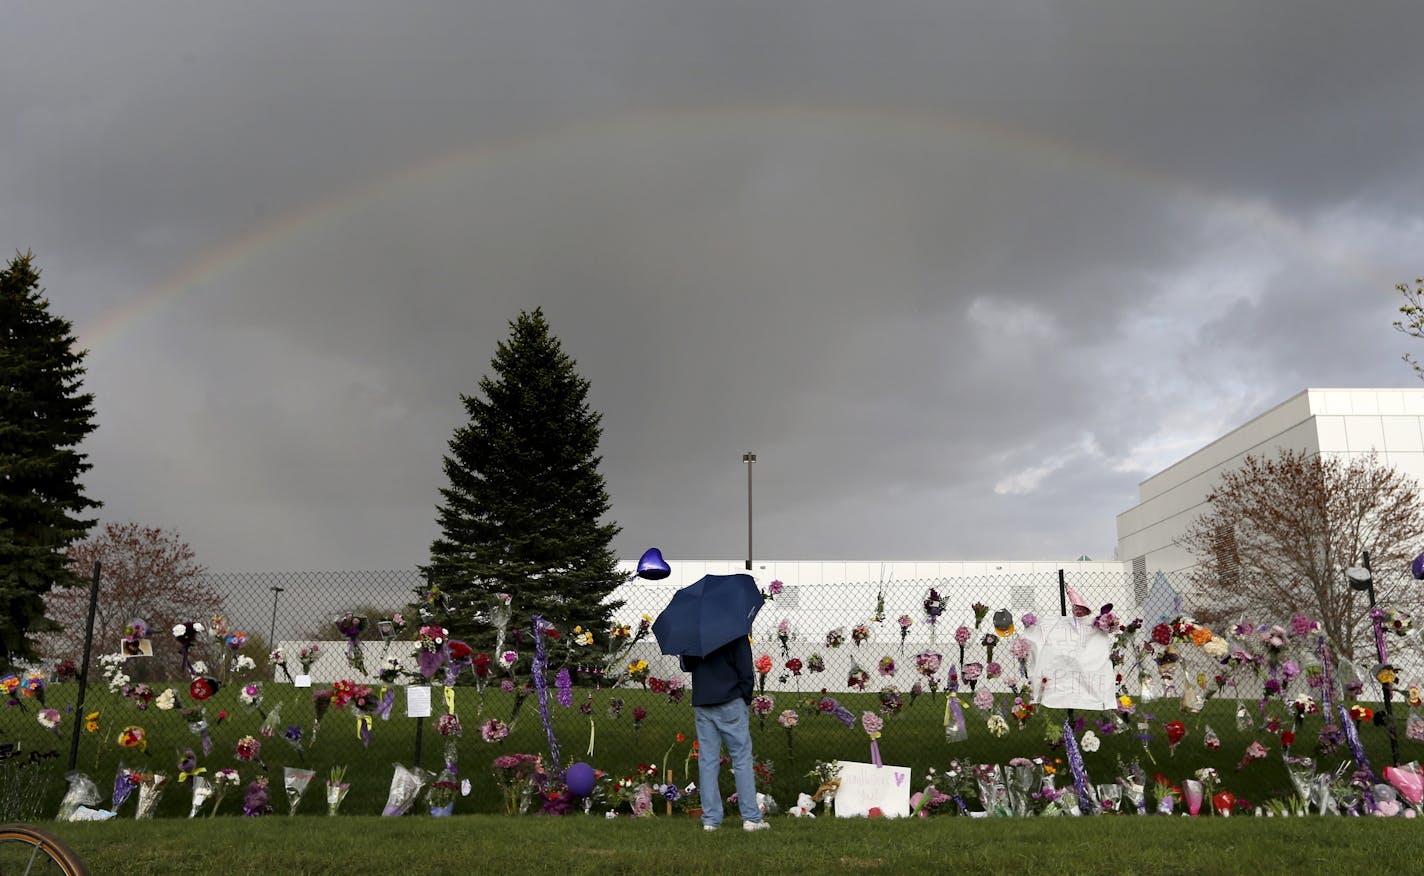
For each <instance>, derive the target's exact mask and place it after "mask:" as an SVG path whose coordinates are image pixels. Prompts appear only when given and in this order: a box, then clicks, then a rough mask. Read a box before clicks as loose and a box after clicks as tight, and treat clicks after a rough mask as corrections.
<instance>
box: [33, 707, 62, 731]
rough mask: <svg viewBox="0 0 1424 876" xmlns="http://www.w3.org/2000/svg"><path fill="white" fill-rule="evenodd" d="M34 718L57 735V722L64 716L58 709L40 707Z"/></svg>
mask: <svg viewBox="0 0 1424 876" xmlns="http://www.w3.org/2000/svg"><path fill="white" fill-rule="evenodd" d="M35 720H36V721H39V722H40V726H41V727H43V728H45V729H46V730H48V731H49V732H51V733H53V734H54V735H55V736H59V724H60V722H61V721H63V720H64V716H63V715H61V714H60V713H59V709H40V711H39V714H37V715H35Z"/></svg>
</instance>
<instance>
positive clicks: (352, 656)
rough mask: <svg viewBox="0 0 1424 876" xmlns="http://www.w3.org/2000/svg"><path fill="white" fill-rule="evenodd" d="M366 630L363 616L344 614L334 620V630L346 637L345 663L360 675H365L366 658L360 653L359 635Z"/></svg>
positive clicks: (350, 613)
mask: <svg viewBox="0 0 1424 876" xmlns="http://www.w3.org/2000/svg"><path fill="white" fill-rule="evenodd" d="M365 629H366V618H365V617H364V616H363V615H359V614H354V613H352V612H349V611H348V612H346V613H345V614H343V615H341V616H340V617H338V618H337V619H336V630H337V632H339V633H341V635H343V636H345V637H346V662H347V663H349V664H351V668H352V669H355V670H356V671H357V672H359V673H361V674H362V675H365V674H366V657H365V655H364V654H363V653H362V651H361V633H363V632H364V631H365Z"/></svg>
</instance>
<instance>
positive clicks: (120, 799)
mask: <svg viewBox="0 0 1424 876" xmlns="http://www.w3.org/2000/svg"><path fill="white" fill-rule="evenodd" d="M142 783H143V773H142V772H141V771H140V770H136V769H132V768H130V767H126V766H124V765H123V764H120V765H119V769H118V771H117V772H116V773H114V796H113V799H112V800H111V801H110V802H111V805H110V806H109V808H110V809H112V810H114V811H115V812H118V811H119V807H120V806H123V805H124V801H125V800H127V799H129V795H130V794H132V793H133V792H134V791H135V790H137V789H138V786H139V785H141V784H142Z"/></svg>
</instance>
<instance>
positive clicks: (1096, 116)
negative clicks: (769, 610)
mask: <svg viewBox="0 0 1424 876" xmlns="http://www.w3.org/2000/svg"><path fill="white" fill-rule="evenodd" d="M17 19H18V24H17V27H19V28H20V29H21V30H22V31H23V33H24V38H23V39H19V40H16V41H14V43H13V44H12V46H11V48H10V49H8V50H7V52H5V53H3V54H0V113H3V117H4V118H6V119H7V120H9V121H10V122H11V123H10V124H7V126H6V127H7V130H6V133H5V134H4V135H3V136H0V199H2V200H3V203H4V204H5V205H6V208H7V209H6V210H5V211H3V212H0V241H8V242H9V243H7V244H6V245H11V246H14V247H18V248H22V249H23V248H25V247H33V248H34V249H35V250H36V253H37V255H38V256H39V258H40V262H41V265H42V267H43V268H44V269H45V280H46V284H47V286H48V288H49V292H50V297H51V299H52V301H53V302H54V304H55V307H56V309H58V310H60V311H61V312H63V313H65V314H67V315H70V316H72V317H73V318H74V319H75V320H76V322H77V324H78V326H79V328H80V330H81V333H82V338H81V339H82V340H86V342H92V343H95V350H94V353H93V355H92V357H91V360H90V366H91V372H90V386H91V388H92V389H93V390H94V391H95V392H96V394H97V396H98V405H99V410H100V418H101V424H102V425H101V429H100V430H99V432H98V433H96V435H95V436H94V439H93V441H92V442H91V445H90V447H89V450H90V452H91V454H92V457H93V460H94V462H95V464H96V468H95V470H94V473H93V476H92V485H93V489H94V492H95V493H96V494H97V495H99V497H100V498H103V499H105V500H106V501H107V502H108V507H107V508H106V513H107V514H109V515H110V516H112V517H114V518H117V519H125V518H134V519H139V520H141V521H143V522H145V523H153V524H161V525H171V526H176V527H178V528H179V529H180V530H181V531H182V532H183V533H184V534H185V535H186V536H187V537H188V538H190V539H191V540H192V541H193V543H194V546H195V547H196V548H197V549H198V551H199V555H200V557H202V558H203V559H204V560H205V561H207V562H208V563H210V564H211V565H214V566H219V567H229V568H231V567H264V566H265V567H277V566H286V567H293V566H304V567H318V566H326V567H331V566H352V565H361V566H409V565H411V564H413V563H416V562H419V561H421V560H422V559H423V556H424V552H425V549H426V548H427V546H428V544H429V541H430V539H431V538H432V537H433V536H434V535H435V530H434V524H433V518H434V504H435V502H436V501H437V496H436V489H437V488H438V487H439V486H440V477H441V475H440V456H441V454H442V453H443V452H444V450H445V444H446V441H447V440H448V438H449V436H450V432H451V430H452V429H453V428H454V427H455V426H456V425H458V424H459V423H460V422H461V421H462V418H463V411H462V410H461V408H460V405H459V395H460V394H461V393H473V392H475V391H476V387H477V382H478V380H479V378H480V377H481V376H483V375H484V374H486V373H487V372H488V369H489V361H490V357H491V356H492V355H493V353H494V348H495V344H496V343H497V342H498V341H499V340H500V339H501V338H503V337H504V336H505V334H506V333H507V323H508V321H509V320H510V319H512V318H514V317H515V316H516V315H517V314H518V312H519V311H520V310H521V309H527V308H532V307H534V306H536V305H538V306H543V307H544V308H545V311H546V313H547V315H548V317H549V319H550V321H551V323H552V326H553V329H554V331H555V333H556V334H557V335H558V336H559V337H560V338H561V340H562V341H563V343H564V345H565V348H566V350H567V351H568V352H569V353H570V354H571V355H573V356H574V357H575V358H576V359H577V360H578V362H579V367H580V371H581V373H583V374H584V375H585V376H586V377H588V378H589V379H590V381H591V382H592V394H591V403H592V404H593V406H594V408H595V409H596V410H598V411H600V412H601V413H602V414H603V417H604V427H605V435H604V442H603V447H602V452H603V456H604V465H603V470H604V472H605V474H606V475H607V478H608V482H609V488H610V491H611V493H612V495H613V499H614V510H613V516H614V517H615V519H616V520H617V521H618V522H620V523H621V524H622V525H623V526H624V532H623V535H622V536H620V538H619V541H618V544H617V547H618V548H619V550H620V552H621V553H622V554H624V555H633V554H635V553H637V552H638V551H639V550H641V549H642V548H643V547H646V546H647V545H649V544H654V543H656V544H660V545H661V546H662V547H663V548H664V551H665V552H666V553H667V554H668V555H669V556H683V557H694V556H698V557H727V556H736V555H739V553H740V552H741V551H742V550H743V549H744V546H745V536H746V533H745V526H746V520H745V513H746V507H745V502H746V496H745V468H744V466H743V465H742V464H741V462H740V458H741V453H742V451H744V450H749V449H751V450H756V451H757V452H758V457H759V461H758V463H757V465H756V468H755V479H756V480H755V483H756V497H757V507H756V522H757V533H758V535H757V545H758V553H759V554H761V555H764V556H779V557H787V558H806V559H816V558H823V559H833V558H871V559H875V558H934V559H946V558H975V557H977V558H990V557H1002V558H1006V559H1009V558H1073V557H1076V556H1078V555H1079V554H1082V553H1088V554H1090V555H1092V556H1094V557H1095V558H1106V557H1108V556H1110V555H1111V553H1112V549H1113V542H1114V538H1115V534H1114V522H1113V517H1114V515H1115V514H1116V513H1118V512H1120V511H1122V510H1124V509H1125V508H1127V507H1129V506H1130V505H1131V504H1133V503H1134V501H1135V484H1136V481H1137V480H1139V479H1140V478H1142V477H1144V476H1146V475H1147V474H1150V473H1152V472H1153V471H1155V470H1156V469H1157V468H1160V467H1162V466H1164V465H1166V464H1168V463H1170V462H1172V461H1174V460H1175V459H1177V458H1179V457H1180V456H1182V455H1185V454H1186V453H1189V452H1191V451H1192V450H1194V449H1196V447H1198V446H1200V445H1201V444H1202V443H1205V442H1206V441H1209V440H1211V439H1213V438H1215V437H1216V436H1217V435H1219V434H1220V433H1221V431H1224V430H1225V429H1229V428H1232V427H1234V426H1236V425H1239V424H1240V423H1241V422H1243V421H1244V420H1246V419H1248V418H1250V417H1251V416H1254V415H1255V414H1257V413H1259V412H1260V411H1262V410H1264V409H1266V408H1268V407H1270V406H1271V405H1273V404H1275V403H1277V402H1279V401H1281V400H1283V399H1284V398H1286V397H1288V396H1290V395H1292V394H1294V393H1295V392H1297V391H1298V390H1299V389H1301V388H1303V387H1304V386H1307V385H1397V384H1408V383H1411V382H1412V380H1413V376H1412V374H1411V373H1410V372H1409V371H1408V369H1407V367H1406V366H1404V365H1403V364H1402V363H1400V362H1399V361H1398V356H1399V354H1400V353H1401V352H1403V351H1404V350H1406V349H1408V343H1407V339H1405V338H1403V336H1401V335H1398V334H1397V333H1395V332H1393V331H1392V330H1391V329H1390V328H1389V322H1390V321H1391V319H1392V318H1393V316H1394V313H1393V309H1394V307H1395V304H1396V302H1394V301H1393V299H1392V293H1391V291H1390V286H1391V285H1392V284H1393V283H1394V282H1397V281H1399V280H1402V279H1407V278H1411V277H1413V276H1416V275H1417V274H1418V273H1419V267H1418V264H1417V241H1418V236H1419V233H1420V230H1421V227H1424V223H1421V220H1420V218H1419V213H1418V210H1417V204H1418V203H1420V202H1421V200H1422V199H1421V195H1424V162H1421V160H1420V158H1419V152H1418V149H1417V146H1416V145H1415V144H1417V143H1418V142H1419V139H1420V134H1421V127H1424V113H1421V112H1420V109H1421V106H1420V103H1421V97H1420V91H1419V89H1418V87H1417V83H1418V82H1420V81H1424V69H1421V66H1424V58H1421V56H1420V55H1419V53H1417V52H1416V51H1414V47H1413V45H1412V44H1411V42H1410V41H1411V39H1412V37H1413V34H1415V33H1417V31H1418V25H1419V24H1420V23H1421V22H1424V13H1420V12H1419V11H1418V10H1417V9H1416V7H1415V6H1414V5H1413V4H1406V3H1373V4H1365V6H1364V7H1358V6H1356V7H1350V8H1342V7H1338V6H1335V5H1329V4H1324V3H1318V4H1290V5H1289V6H1288V7H1286V6H1284V5H1281V6H1271V5H1256V6H1243V5H1241V4H1234V3H1213V4H1178V5H1176V6H1173V7H1171V8H1152V7H1146V6H1143V5H1142V4H1135V3H1082V4H1072V5H1065V4H1000V3H982V4H939V3H919V2H899V3H878V4H873V5H867V4H863V3H827V2H810V0H803V2H783V3H775V4H768V3H760V2H758V3H730V4H699V3H668V2H657V3H653V2H588V0H583V2H577V3H575V2H544V0H526V2H521V3H518V4H493V3H490V4H486V3H474V4H471V3H445V4H439V3H415V4H404V5H402V6H401V7H400V8H395V7H391V6H389V5H388V4H357V3H343V4H325V3H316V4H303V5H301V6H298V7H291V6H290V5H289V4H288V5H281V4H261V3H254V4H229V5H228V6H224V7H214V8H194V7H187V6H164V5H158V4H155V5H152V6H147V7H145V6H138V7H135V6H132V5H126V6H124V7H122V8H120V7H115V6H113V5H112V4H90V5H87V6H86V5H83V4H65V5H62V6H55V5H41V6H37V7H33V8H26V9H24V11H23V12H21V13H18V14H17ZM244 241H245V242H244ZM185 276H186V277H188V278H189V280H188V282H186V283H185V282H180V281H178V280H175V278H178V277H185ZM164 289H168V290H170V291H171V293H172V294H170V295H168V296H167V297H166V298H163V299H162V303H161V305H160V306H158V307H156V308H155V309H154V310H153V312H152V313H149V314H146V315H143V316H140V317H138V318H135V319H129V320H124V319H122V318H116V314H122V313H124V312H125V311H126V310H129V309H131V308H134V307H135V305H136V303H137V302H141V301H143V300H145V297H146V296H148V297H151V296H153V295H154V293H155V290H164ZM110 325H117V326H118V327H119V328H118V330H112V329H106V328H105V327H106V326H110ZM86 332H87V333H88V334H84V333H86ZM90 338H92V339H93V340H92V341H90V340H88V339H90Z"/></svg>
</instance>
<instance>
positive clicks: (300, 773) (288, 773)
mask: <svg viewBox="0 0 1424 876" xmlns="http://www.w3.org/2000/svg"><path fill="white" fill-rule="evenodd" d="M314 778H316V770H308V769H301V768H299V767H291V766H289V767H282V787H283V788H284V789H285V790H286V792H287V814H288V815H296V814H297V807H298V806H300V805H301V803H302V795H304V794H306V792H307V786H308V785H310V784H311V782H312V779H314Z"/></svg>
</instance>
